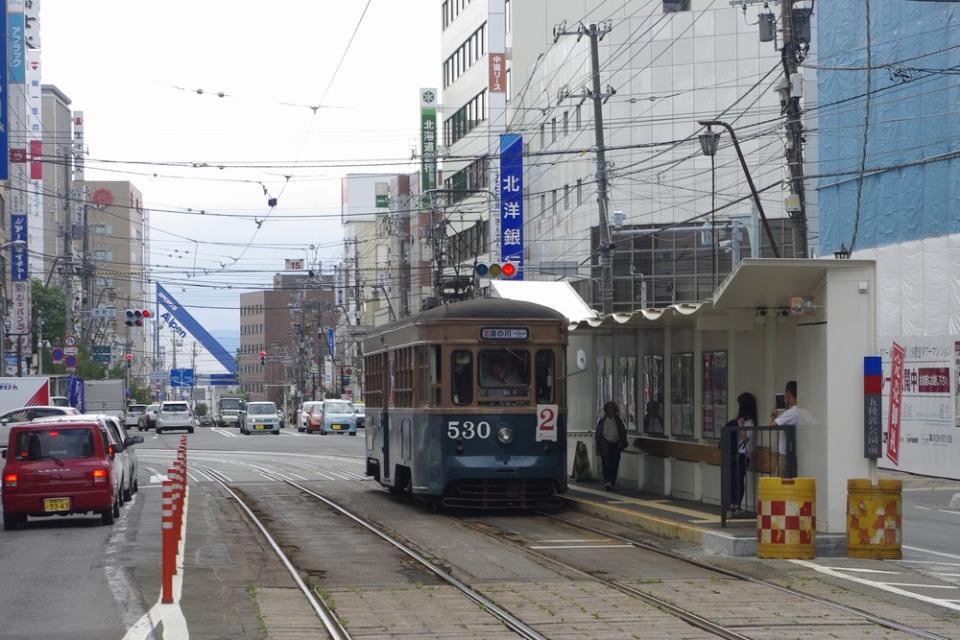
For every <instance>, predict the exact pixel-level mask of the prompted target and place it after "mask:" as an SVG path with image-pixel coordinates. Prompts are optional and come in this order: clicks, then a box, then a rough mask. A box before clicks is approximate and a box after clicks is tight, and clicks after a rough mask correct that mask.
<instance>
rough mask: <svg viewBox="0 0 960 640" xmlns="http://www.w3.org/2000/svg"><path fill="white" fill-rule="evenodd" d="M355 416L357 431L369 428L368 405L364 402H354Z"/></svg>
mask: <svg viewBox="0 0 960 640" xmlns="http://www.w3.org/2000/svg"><path fill="white" fill-rule="evenodd" d="M353 415H354V417H355V418H356V419H357V429H363V428H364V427H366V426H367V405H365V404H364V403H362V402H354V403H353Z"/></svg>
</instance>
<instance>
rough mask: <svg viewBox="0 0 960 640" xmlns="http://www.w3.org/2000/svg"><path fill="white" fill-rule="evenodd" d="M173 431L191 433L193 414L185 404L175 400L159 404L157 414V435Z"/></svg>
mask: <svg viewBox="0 0 960 640" xmlns="http://www.w3.org/2000/svg"><path fill="white" fill-rule="evenodd" d="M174 429H177V430H184V431H186V432H187V433H193V412H192V411H191V410H190V405H188V404H187V403H186V402H183V401H179V400H177V401H167V402H162V403H161V404H160V411H159V413H158V414H157V426H156V431H157V433H163V432H164V431H172V430H174Z"/></svg>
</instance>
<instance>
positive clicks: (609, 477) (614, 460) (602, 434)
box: [594, 400, 627, 491]
mask: <svg viewBox="0 0 960 640" xmlns="http://www.w3.org/2000/svg"><path fill="white" fill-rule="evenodd" d="M594 438H595V440H596V444H597V455H598V456H600V460H601V464H602V466H603V486H604V488H606V490H607V491H613V488H614V487H615V486H617V474H618V473H619V470H620V452H621V451H623V450H624V449H626V448H627V428H626V426H625V425H624V424H623V420H621V419H620V407H619V406H618V405H617V403H616V402H614V401H613V400H611V401H610V402H608V403H606V404H605V405H603V417H602V418H600V421H599V422H597V431H596V433H595V434H594Z"/></svg>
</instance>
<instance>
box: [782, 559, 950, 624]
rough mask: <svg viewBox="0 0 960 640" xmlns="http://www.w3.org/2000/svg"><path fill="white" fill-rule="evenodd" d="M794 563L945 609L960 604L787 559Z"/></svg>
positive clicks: (809, 563) (814, 564)
mask: <svg viewBox="0 0 960 640" xmlns="http://www.w3.org/2000/svg"><path fill="white" fill-rule="evenodd" d="M788 562H792V563H794V564H797V565H800V566H801V567H807V568H808V569H813V570H814V571H816V572H818V573H822V574H825V575H828V576H832V577H834V578H841V579H843V580H850V581H851V582H856V583H857V584H862V585H866V586H868V587H875V588H877V589H881V590H882V591H887V592H889V593H895V594H897V595H901V596H904V597H907V598H913V599H914V600H919V601H921V602H927V603H930V604H935V605H939V606H941V607H945V608H947V609H952V610H954V611H960V605H957V604H955V603H954V602H952V601H950V600H943V599H940V598H933V597H930V596H925V595H923V594H920V593H914V592H913V591H907V590H906V589H901V588H899V587H896V586H893V585H891V584H889V583H885V582H877V581H875V580H868V579H866V578H860V577H858V576H852V575H850V574H849V573H843V572H841V571H834V570H833V569H830V568H827V567H822V566H820V565H818V564H817V563H815V562H810V561H809V560H789V561H788Z"/></svg>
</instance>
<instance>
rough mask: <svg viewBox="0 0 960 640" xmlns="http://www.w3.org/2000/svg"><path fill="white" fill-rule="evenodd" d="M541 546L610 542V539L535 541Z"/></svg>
mask: <svg viewBox="0 0 960 640" xmlns="http://www.w3.org/2000/svg"><path fill="white" fill-rule="evenodd" d="M537 542H541V543H543V544H563V543H565V542H567V543H569V542H610V538H570V539H569V540H537Z"/></svg>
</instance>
